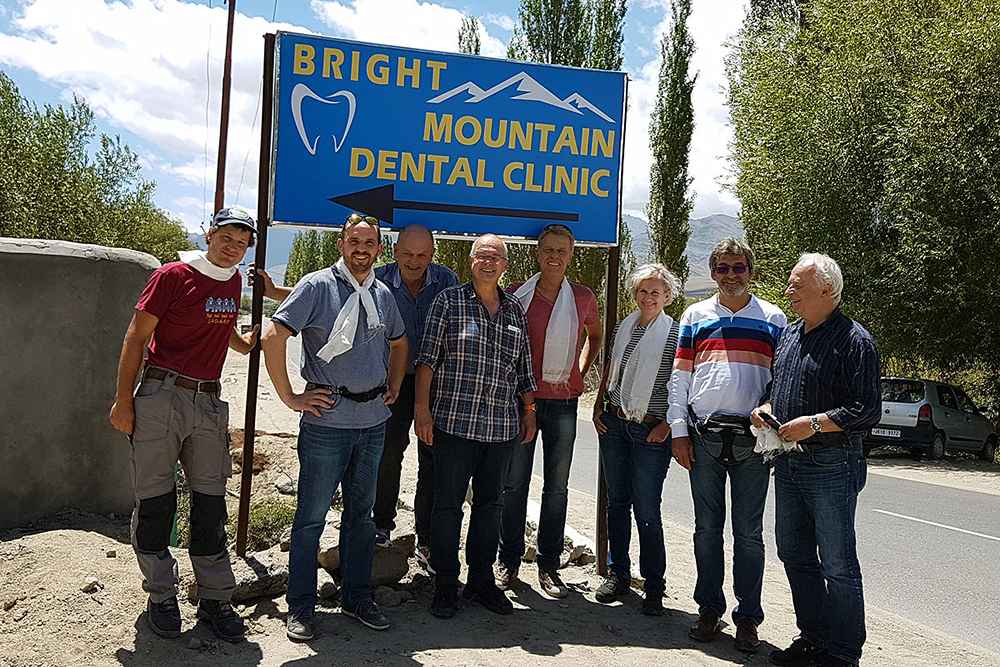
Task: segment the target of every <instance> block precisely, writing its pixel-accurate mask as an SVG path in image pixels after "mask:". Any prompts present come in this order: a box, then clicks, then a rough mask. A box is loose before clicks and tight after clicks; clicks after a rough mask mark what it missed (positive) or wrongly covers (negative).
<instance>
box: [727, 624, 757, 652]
mask: <svg viewBox="0 0 1000 667" xmlns="http://www.w3.org/2000/svg"><path fill="white" fill-rule="evenodd" d="M733 645H734V646H735V647H736V650H737V651H743V652H744V653H756V652H757V650H758V649H759V648H760V639H759V638H758V637H757V624H756V623H754V622H753V621H751V620H750V619H749V618H744V619H741V620H739V621H737V622H736V642H735V643H734V644H733Z"/></svg>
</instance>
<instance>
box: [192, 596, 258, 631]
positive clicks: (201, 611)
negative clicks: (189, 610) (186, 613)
mask: <svg viewBox="0 0 1000 667" xmlns="http://www.w3.org/2000/svg"><path fill="white" fill-rule="evenodd" d="M198 618H200V619H202V620H203V621H207V622H208V623H209V625H211V626H212V632H214V633H215V636H216V637H218V638H219V639H225V640H226V641H227V642H238V641H240V640H241V639H243V633H244V632H246V629H247V628H246V626H245V625H244V624H243V618H242V617H241V616H240V615H239V614H237V613H236V610H235V609H233V605H232V604H230V603H229V600H205V599H202V600H198Z"/></svg>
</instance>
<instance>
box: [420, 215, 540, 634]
mask: <svg viewBox="0 0 1000 667" xmlns="http://www.w3.org/2000/svg"><path fill="white" fill-rule="evenodd" d="M469 263H470V265H471V267H472V282H470V283H466V284H464V285H456V286H455V287H450V288H448V289H446V290H444V291H443V292H441V293H440V294H439V295H438V296H437V297H436V298H435V299H434V302H433V303H432V304H431V308H430V312H429V313H428V314H427V319H426V324H425V328H424V338H423V343H422V345H421V348H420V356H419V357H418V358H417V361H416V364H417V377H416V401H415V404H414V421H415V429H416V432H417V437H419V438H420V439H421V440H423V441H424V442H426V443H427V444H428V445H431V446H432V447H433V448H434V464H435V469H434V513H433V515H432V517H431V544H432V545H434V547H433V550H432V551H431V565H432V566H433V568H434V570H435V571H436V572H437V585H436V589H435V592H434V601H433V603H432V604H431V613H432V614H434V615H435V616H437V617H439V618H451V617H452V616H454V615H455V610H456V606H457V601H458V600H457V598H458V595H457V594H458V573H459V569H460V565H459V562H458V546H459V539H460V534H461V530H462V502H463V501H464V500H465V495H466V490H467V489H468V486H469V480H470V479H471V480H472V494H473V498H472V516H471V518H470V522H469V535H468V537H467V539H466V547H465V560H466V563H467V564H468V566H469V578H468V583H467V584H466V586H465V590H464V591H463V593H462V597H463V598H465V599H467V600H476V601H478V602H480V603H481V604H482V605H483V606H484V607H486V608H487V609H489V610H490V611H492V612H495V613H497V614H510V613H512V612H513V611H514V607H513V605H512V604H511V602H510V600H509V599H507V596H506V595H505V594H504V592H503V591H501V590H500V589H499V588H497V585H496V582H495V581H494V578H493V560H494V559H495V557H496V552H497V545H498V542H499V539H500V511H501V502H502V501H501V499H502V495H503V483H504V480H505V479H506V477H507V469H508V467H509V465H510V459H511V455H512V453H513V451H514V447H516V446H517V445H518V444H519V443H525V442H530V441H531V439H532V438H533V437H534V435H535V412H534V408H535V406H534V395H533V392H534V391H535V390H536V389H537V385H536V384H535V379H534V376H533V374H532V367H531V350H530V348H529V347H528V322H527V320H526V318H525V315H524V311H523V310H522V308H521V305H520V303H519V302H518V300H517V299H516V298H515V297H514V296H513V295H512V294H507V293H506V292H504V291H502V290H501V289H500V288H499V286H498V282H499V280H500V276H501V275H503V272H504V270H505V269H506V268H507V248H506V246H504V243H503V241H501V240H500V239H499V238H498V237H496V236H494V235H493V234H486V235H484V236H481V237H479V238H478V239H477V240H476V242H475V243H474V244H473V246H472V253H471V254H470V255H469ZM519 399H520V400H519ZM522 408H523V417H522Z"/></svg>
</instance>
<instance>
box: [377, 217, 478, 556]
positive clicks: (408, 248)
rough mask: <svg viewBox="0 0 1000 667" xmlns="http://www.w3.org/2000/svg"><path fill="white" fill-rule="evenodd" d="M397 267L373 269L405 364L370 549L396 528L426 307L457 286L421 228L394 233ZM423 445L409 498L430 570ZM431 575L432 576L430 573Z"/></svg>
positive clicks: (428, 478) (428, 482)
mask: <svg viewBox="0 0 1000 667" xmlns="http://www.w3.org/2000/svg"><path fill="white" fill-rule="evenodd" d="M393 254H394V255H395V257H396V261H395V262H393V263H392V264H386V265H385V266H379V267H376V268H375V277H376V278H378V279H379V280H381V281H382V282H383V283H385V284H386V286H387V287H388V288H389V291H390V292H392V295H393V296H394V297H395V298H396V305H397V306H399V314H400V315H401V316H402V317H403V325H404V326H405V327H406V339H407V341H409V344H410V358H409V360H408V363H407V364H406V376H405V377H404V378H403V384H402V386H401V387H400V388H399V396H398V397H397V398H396V401H395V402H394V403H393V404H392V405H390V406H389V409H390V410H391V411H392V416H391V417H389V421H387V422H386V424H385V447H384V448H383V450H382V462H381V463H380V464H379V468H378V482H377V485H376V489H375V510H374V519H375V543H376V544H378V545H381V546H387V545H388V544H389V536H390V534H391V533H392V529H393V528H395V527H396V523H395V520H396V501H397V500H398V499H399V476H400V473H401V472H402V465H403V453H404V452H405V451H406V447H407V445H409V444H410V425H411V424H412V423H413V401H414V398H415V396H416V394H415V393H414V388H413V380H414V377H415V374H416V372H417V371H416V361H417V355H418V354H419V353H420V343H421V341H422V340H423V334H424V319H425V318H426V317H427V313H428V311H429V310H430V307H431V301H433V300H434V297H436V296H437V295H438V294H440V293H441V291H442V290H444V289H445V288H447V287H451V286H452V285H457V284H458V278H456V277H455V274H454V273H452V271H451V269H449V268H447V267H444V266H441V265H440V264H434V263H432V262H431V260H432V259H433V258H434V237H433V236H432V235H431V233H430V231H429V230H428V229H427V228H426V227H423V226H422V225H410V226H409V227H405V228H404V229H403V230H402V231H400V232H399V237H398V238H397V239H396V244H395V245H394V246H393ZM431 452H432V450H431V448H430V447H428V446H427V443H425V442H423V441H422V440H418V441H417V490H416V493H415V494H414V496H413V514H414V522H415V524H416V531H417V560H419V561H420V563H421V564H423V566H424V567H426V568H428V569H430V542H431V541H430V537H431V510H433V509H434V455H433V454H432V453H431ZM432 574H433V571H432Z"/></svg>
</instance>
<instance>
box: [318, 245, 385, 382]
mask: <svg viewBox="0 0 1000 667" xmlns="http://www.w3.org/2000/svg"><path fill="white" fill-rule="evenodd" d="M333 270H334V271H336V272H337V273H339V274H340V276H341V277H342V278H343V279H344V280H345V281H347V284H348V285H350V286H351V287H353V288H354V294H352V295H351V296H349V297H347V301H345V302H344V305H343V306H341V308H340V312H339V313H337V320H336V321H335V322H334V323H333V329H331V330H330V337H329V338H328V339H327V341H326V345H324V346H323V347H322V348H320V350H319V352H317V353H316V356H318V357H319V358H320V359H322V360H323V361H325V362H326V363H330V361H332V360H333V358H334V357H336V356H337V355H340V354H343V353H344V352H347V351H348V350H350V349H351V348H352V347H354V334H355V333H356V332H357V330H358V322H359V320H360V318H361V306H364V308H365V314H366V315H367V317H368V328H369V329H377V328H378V327H379V326H381V325H382V320H380V319H379V316H378V309H376V308H375V299H373V298H372V293H371V290H370V289H369V288H370V287H371V286H372V285H373V284H374V283H375V272H374V271H369V272H368V276H367V277H366V278H365V282H363V283H360V284H359V283H358V281H357V279H355V277H354V275H353V274H352V273H351V272H350V270H348V268H347V265H346V264H344V258H343V257H341V258H340V259H338V260H337V263H336V264H334V265H333Z"/></svg>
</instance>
